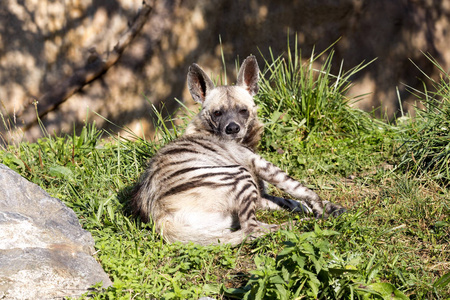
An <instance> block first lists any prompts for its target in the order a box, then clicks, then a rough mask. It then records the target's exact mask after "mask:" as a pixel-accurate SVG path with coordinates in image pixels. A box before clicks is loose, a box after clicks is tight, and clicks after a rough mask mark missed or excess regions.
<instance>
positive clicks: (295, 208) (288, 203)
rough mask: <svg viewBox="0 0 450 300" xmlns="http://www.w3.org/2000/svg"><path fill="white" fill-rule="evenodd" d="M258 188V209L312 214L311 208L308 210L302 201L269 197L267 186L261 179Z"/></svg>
mask: <svg viewBox="0 0 450 300" xmlns="http://www.w3.org/2000/svg"><path fill="white" fill-rule="evenodd" d="M258 187H259V191H260V194H261V198H260V201H259V202H258V209H266V210H281V209H285V210H289V211H291V212H296V213H303V214H309V213H312V210H311V208H309V207H308V206H307V205H306V203H304V202H303V201H300V202H299V201H295V200H292V199H285V198H281V197H276V196H272V195H269V194H268V193H267V184H266V182H264V181H263V180H261V179H259V180H258Z"/></svg>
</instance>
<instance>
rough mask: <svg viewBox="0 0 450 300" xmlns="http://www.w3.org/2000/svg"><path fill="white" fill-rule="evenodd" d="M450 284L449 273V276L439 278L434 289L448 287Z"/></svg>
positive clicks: (434, 284)
mask: <svg viewBox="0 0 450 300" xmlns="http://www.w3.org/2000/svg"><path fill="white" fill-rule="evenodd" d="M449 284H450V272H448V273H447V274H444V275H442V277H441V278H439V279H438V280H436V281H435V282H434V283H433V286H434V287H442V288H443V287H446V286H448V285H449Z"/></svg>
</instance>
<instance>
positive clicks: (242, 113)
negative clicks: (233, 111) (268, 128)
mask: <svg viewBox="0 0 450 300" xmlns="http://www.w3.org/2000/svg"><path fill="white" fill-rule="evenodd" d="M239 113H240V114H241V115H246V114H248V109H245V108H243V109H241V110H240V111H239Z"/></svg>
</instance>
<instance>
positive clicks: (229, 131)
mask: <svg viewBox="0 0 450 300" xmlns="http://www.w3.org/2000/svg"><path fill="white" fill-rule="evenodd" d="M239 130H241V128H240V127H239V125H238V124H236V123H234V122H231V123H230V124H228V126H227V127H226V128H225V132H226V133H227V134H233V133H238V132H239Z"/></svg>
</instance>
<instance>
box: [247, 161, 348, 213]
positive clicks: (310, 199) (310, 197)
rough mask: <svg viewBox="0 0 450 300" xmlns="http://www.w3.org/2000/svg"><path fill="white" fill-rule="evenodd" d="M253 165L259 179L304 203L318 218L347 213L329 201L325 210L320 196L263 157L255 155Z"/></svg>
mask: <svg viewBox="0 0 450 300" xmlns="http://www.w3.org/2000/svg"><path fill="white" fill-rule="evenodd" d="M251 164H252V167H253V168H254V170H255V173H256V174H257V176H258V177H259V178H261V179H263V180H265V181H267V182H269V183H271V184H273V185H274V186H276V187H277V188H279V189H281V190H283V191H285V192H286V193H288V194H290V195H291V196H293V197H294V198H297V199H299V200H302V201H304V202H305V203H306V205H307V206H308V207H309V208H311V210H312V212H313V213H314V215H315V217H316V218H320V217H322V216H324V217H327V216H328V215H330V214H332V215H339V214H341V213H343V212H344V211H345V209H343V208H342V207H341V206H339V205H336V204H332V203H330V202H328V201H327V202H325V204H326V209H324V203H323V202H322V200H321V199H320V197H319V195H317V194H316V193H315V192H313V191H312V190H310V189H308V188H307V187H305V186H303V185H302V184H301V183H299V182H298V181H296V180H294V179H292V178H291V177H290V176H289V175H287V174H286V173H285V172H283V171H282V170H281V169H280V168H278V167H277V166H275V165H273V164H272V163H270V162H268V161H266V160H264V159H263V158H262V157H260V156H258V155H256V154H254V155H253V157H252V159H251ZM284 200H287V199H284ZM284 204H288V205H289V201H287V202H284Z"/></svg>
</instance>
